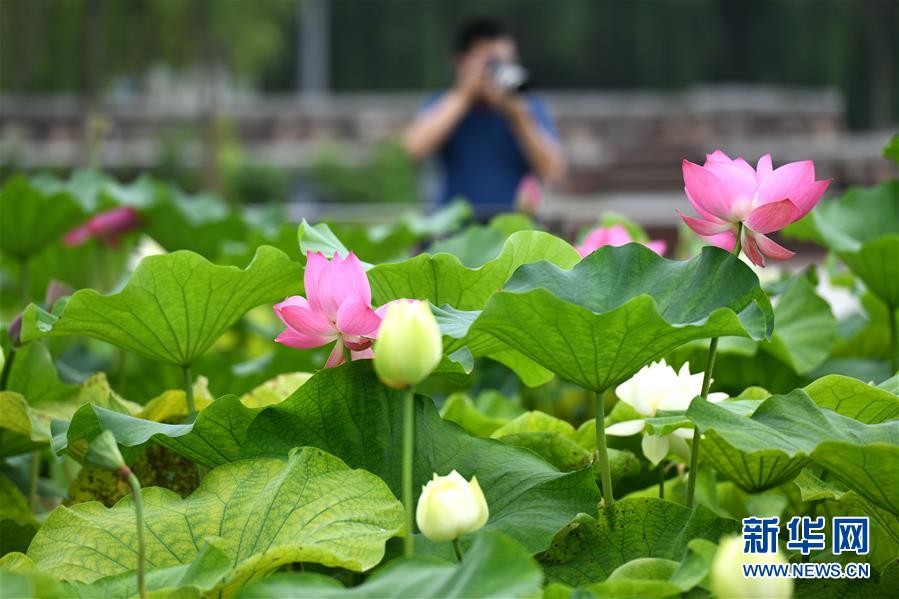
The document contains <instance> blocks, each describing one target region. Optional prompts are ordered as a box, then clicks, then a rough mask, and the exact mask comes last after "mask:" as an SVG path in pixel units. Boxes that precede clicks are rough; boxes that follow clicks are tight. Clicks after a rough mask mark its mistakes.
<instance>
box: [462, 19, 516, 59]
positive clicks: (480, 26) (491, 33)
mask: <svg viewBox="0 0 899 599" xmlns="http://www.w3.org/2000/svg"><path fill="white" fill-rule="evenodd" d="M508 36H509V31H508V30H507V29H506V27H505V26H504V25H503V24H502V23H500V22H499V21H497V20H496V19H491V18H490V17H478V18H474V19H469V20H467V21H463V22H462V24H461V25H459V26H458V27H457V28H456V33H455V35H454V36H453V54H454V55H455V56H460V55H462V54H465V53H466V52H468V51H469V50H471V48H472V46H474V45H475V44H477V43H478V42H483V41H488V40H495V39H499V38H501V37H508Z"/></svg>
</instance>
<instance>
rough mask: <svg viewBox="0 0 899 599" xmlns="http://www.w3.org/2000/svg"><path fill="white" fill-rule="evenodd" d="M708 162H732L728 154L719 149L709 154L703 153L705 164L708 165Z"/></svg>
mask: <svg viewBox="0 0 899 599" xmlns="http://www.w3.org/2000/svg"><path fill="white" fill-rule="evenodd" d="M709 162H733V161H732V160H731V159H730V156H728V155H727V154H725V153H724V152H722V151H721V150H715V151H714V152H712V153H711V154H706V155H705V165H706V166H708V164H709Z"/></svg>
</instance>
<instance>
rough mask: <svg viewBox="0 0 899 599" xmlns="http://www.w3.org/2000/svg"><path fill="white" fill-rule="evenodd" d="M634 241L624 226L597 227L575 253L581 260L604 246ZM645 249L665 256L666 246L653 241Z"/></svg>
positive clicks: (646, 244) (615, 245)
mask: <svg viewBox="0 0 899 599" xmlns="http://www.w3.org/2000/svg"><path fill="white" fill-rule="evenodd" d="M632 241H634V239H633V238H632V237H631V234H630V233H628V232H627V228H625V226H624V225H613V226H611V227H599V228H598V229H594V230H592V231H591V232H590V233H589V234H588V235H587V237H586V239H584V243H582V244H581V245H579V246H577V251H578V253H579V254H580V255H581V257H582V258H583V257H584V256H586V255H587V254H592V253H593V252H595V251H596V250H598V249H599V248H601V247H603V246H604V245H611V246H614V247H618V246H621V245H625V244H627V243H630V242H632ZM643 245H645V246H646V247H648V248H649V249H651V250H652V251H654V252H655V253H656V254H658V255H659V256H662V255H664V254H665V248H666V247H667V244H666V243H665V242H664V241H662V240H661V239H653V240H652V241H647V242H646V243H644V244H643Z"/></svg>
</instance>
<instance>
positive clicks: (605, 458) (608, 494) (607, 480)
mask: <svg viewBox="0 0 899 599" xmlns="http://www.w3.org/2000/svg"><path fill="white" fill-rule="evenodd" d="M602 396H603V393H602V391H594V393H593V401H594V403H595V404H596V453H597V455H598V456H599V470H600V472H601V473H602V498H603V504H604V505H605V506H606V507H607V508H609V507H612V505H613V504H614V503H615V496H614V495H613V494H612V466H611V464H609V450H608V448H607V447H606V427H605V420H606V406H605V403H604V402H603V397H602Z"/></svg>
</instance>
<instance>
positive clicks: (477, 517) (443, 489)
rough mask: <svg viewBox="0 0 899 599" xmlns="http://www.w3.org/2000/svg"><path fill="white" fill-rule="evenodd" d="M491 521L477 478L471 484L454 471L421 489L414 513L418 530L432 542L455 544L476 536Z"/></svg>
mask: <svg viewBox="0 0 899 599" xmlns="http://www.w3.org/2000/svg"><path fill="white" fill-rule="evenodd" d="M489 517H490V510H489V509H488V508H487V500H486V499H485V498H484V493H483V492H482V491H481V487H480V486H479V485H478V479H477V477H476V476H473V477H472V478H471V482H468V481H467V480H465V478H463V477H462V475H461V474H459V473H458V472H456V471H455V470H453V471H452V472H450V473H449V474H448V475H446V476H437V473H434V479H433V480H430V481H428V484H427V485H425V486H424V487H422V490H421V497H419V499H418V509H417V510H416V513H415V519H416V522H418V528H419V529H420V530H421V532H422V534H424V535H425V536H426V537H427V538H429V539H431V540H432V541H452V540H453V539H456V538H458V537H460V536H461V535H464V534H467V533H470V532H474V531H476V530H478V529H480V528H481V527H483V526H484V525H485V524H487V519H488V518H489Z"/></svg>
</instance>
